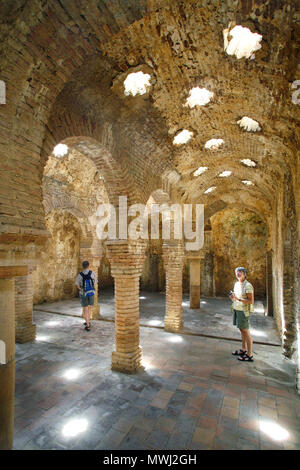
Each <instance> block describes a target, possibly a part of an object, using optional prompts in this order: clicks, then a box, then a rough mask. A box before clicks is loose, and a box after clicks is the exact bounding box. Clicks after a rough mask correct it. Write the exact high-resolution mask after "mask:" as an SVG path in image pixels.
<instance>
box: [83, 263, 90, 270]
mask: <svg viewBox="0 0 300 470" xmlns="http://www.w3.org/2000/svg"><path fill="white" fill-rule="evenodd" d="M89 265H90V263H89V262H88V261H83V263H82V267H83V269H86V268H88V267H89Z"/></svg>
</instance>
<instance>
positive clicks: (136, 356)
mask: <svg viewBox="0 0 300 470" xmlns="http://www.w3.org/2000/svg"><path fill="white" fill-rule="evenodd" d="M105 245H106V248H107V256H108V259H109V262H110V264H111V274H112V276H113V277H114V283H115V342H116V345H115V347H116V351H114V352H113V353H112V364H111V368H112V370H118V371H120V372H127V373H133V372H136V371H138V370H142V369H143V367H142V349H141V348H140V328H139V279H140V276H141V274H142V271H143V264H144V260H145V258H146V255H145V248H146V243H145V241H144V240H109V241H107V242H105Z"/></svg>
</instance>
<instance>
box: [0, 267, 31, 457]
mask: <svg viewBox="0 0 300 470" xmlns="http://www.w3.org/2000/svg"><path fill="white" fill-rule="evenodd" d="M27 272H28V268H27V266H0V325H1V328H0V450H9V449H11V448H12V446H13V434H14V394H15V281H14V277H16V276H26V275H27Z"/></svg>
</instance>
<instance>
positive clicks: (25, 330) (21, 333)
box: [16, 324, 36, 344]
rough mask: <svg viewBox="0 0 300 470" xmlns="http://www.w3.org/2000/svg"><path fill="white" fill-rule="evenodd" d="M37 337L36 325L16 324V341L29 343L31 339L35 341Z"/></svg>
mask: <svg viewBox="0 0 300 470" xmlns="http://www.w3.org/2000/svg"><path fill="white" fill-rule="evenodd" d="M35 337H36V325H35V324H31V325H28V326H27V325H26V326H22V325H16V342H17V343H20V344H23V343H29V341H34V340H35Z"/></svg>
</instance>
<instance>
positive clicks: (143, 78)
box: [124, 72, 151, 96]
mask: <svg viewBox="0 0 300 470" xmlns="http://www.w3.org/2000/svg"><path fill="white" fill-rule="evenodd" d="M150 78H151V77H150V75H149V74H148V73H143V72H135V73H130V74H129V75H127V77H126V79H125V80H124V87H125V91H124V93H125V95H126V96H129V95H132V96H136V95H144V94H145V93H147V90H148V88H149V87H150V86H151V83H150Z"/></svg>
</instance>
